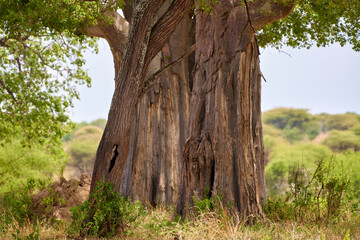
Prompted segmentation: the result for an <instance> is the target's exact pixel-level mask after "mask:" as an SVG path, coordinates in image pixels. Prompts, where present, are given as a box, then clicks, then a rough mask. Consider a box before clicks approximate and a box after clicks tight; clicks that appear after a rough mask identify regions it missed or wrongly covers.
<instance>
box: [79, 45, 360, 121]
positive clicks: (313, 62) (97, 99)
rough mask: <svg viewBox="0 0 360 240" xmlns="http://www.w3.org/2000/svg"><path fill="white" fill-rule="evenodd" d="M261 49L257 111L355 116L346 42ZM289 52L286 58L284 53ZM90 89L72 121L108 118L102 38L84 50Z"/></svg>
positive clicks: (355, 75) (358, 70)
mask: <svg viewBox="0 0 360 240" xmlns="http://www.w3.org/2000/svg"><path fill="white" fill-rule="evenodd" d="M282 51H283V52H285V53H283V52H279V51H278V50H276V49H271V48H269V49H265V50H264V49H263V50H261V55H260V61H261V70H262V72H263V74H264V76H265V78H266V80H267V82H263V84H262V110H263V111H267V110H270V109H272V108H275V107H293V108H306V109H309V110H310V112H311V113H321V112H326V113H331V114H335V113H345V112H356V113H358V114H360V53H358V52H355V51H353V50H352V49H351V47H350V46H345V47H340V46H338V45H332V46H330V47H327V48H316V47H313V48H311V49H310V50H307V49H291V48H284V49H282ZM289 55H290V56H289ZM85 56H86V60H87V63H86V68H87V69H88V70H89V74H90V76H91V78H92V87H91V88H87V87H81V88H79V91H80V98H81V101H75V107H74V109H73V110H72V112H73V114H72V120H73V121H75V122H80V121H87V122H89V121H93V120H95V119H98V118H107V115H108V112H109V109H110V103H111V98H112V95H113V91H114V65H113V60H112V55H111V52H110V49H109V47H108V45H107V43H106V41H104V40H101V41H100V42H99V54H97V55H96V54H93V53H86V54H85Z"/></svg>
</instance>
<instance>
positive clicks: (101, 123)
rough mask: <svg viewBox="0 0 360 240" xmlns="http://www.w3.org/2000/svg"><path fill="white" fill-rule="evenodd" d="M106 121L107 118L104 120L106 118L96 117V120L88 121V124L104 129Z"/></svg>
mask: <svg viewBox="0 0 360 240" xmlns="http://www.w3.org/2000/svg"><path fill="white" fill-rule="evenodd" d="M106 123H107V120H106V119H103V118H99V119H96V120H94V121H92V122H90V123H89V125H92V126H97V127H99V128H100V129H102V130H104V129H105V126H106Z"/></svg>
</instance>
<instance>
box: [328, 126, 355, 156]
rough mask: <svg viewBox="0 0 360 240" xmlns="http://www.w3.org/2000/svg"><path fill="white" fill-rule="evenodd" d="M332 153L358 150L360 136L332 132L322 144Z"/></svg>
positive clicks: (346, 132)
mask: <svg viewBox="0 0 360 240" xmlns="http://www.w3.org/2000/svg"><path fill="white" fill-rule="evenodd" d="M322 144H324V145H325V146H327V147H329V148H330V149H331V150H333V151H334V152H341V151H345V150H354V151H359V150H360V136H358V135H355V134H354V133H353V132H352V131H338V130H332V131H330V132H329V135H328V136H327V137H326V138H325V140H324V141H323V142H322Z"/></svg>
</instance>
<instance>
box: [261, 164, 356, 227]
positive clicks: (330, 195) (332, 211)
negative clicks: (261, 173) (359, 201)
mask: <svg viewBox="0 0 360 240" xmlns="http://www.w3.org/2000/svg"><path fill="white" fill-rule="evenodd" d="M335 167H337V166H336V164H335V161H334V158H330V159H325V158H321V159H319V160H318V162H317V167H316V169H315V171H314V172H313V173H312V175H310V176H309V175H307V174H308V171H307V170H306V169H304V168H302V167H297V168H294V169H292V170H291V172H290V177H289V181H288V183H289V187H288V189H289V190H288V191H287V192H286V194H285V196H283V198H277V199H275V200H274V199H269V200H268V202H267V204H266V206H265V208H264V211H265V213H267V216H268V217H270V218H273V219H274V220H277V221H279V220H285V219H289V218H290V219H293V220H295V221H297V222H299V221H300V222H304V221H314V222H318V223H320V222H322V221H324V220H325V221H326V222H328V221H330V220H331V219H333V217H338V216H339V214H340V213H341V211H340V210H341V207H342V205H343V204H344V197H345V193H346V194H348V195H349V194H351V191H349V190H350V189H351V188H350V182H349V178H348V177H347V173H346V172H344V170H343V169H342V171H336V170H335ZM347 200H348V201H347V203H348V205H349V204H350V205H351V202H350V201H349V199H347ZM353 210H354V211H357V210H358V209H357V207H355V208H354V209H353Z"/></svg>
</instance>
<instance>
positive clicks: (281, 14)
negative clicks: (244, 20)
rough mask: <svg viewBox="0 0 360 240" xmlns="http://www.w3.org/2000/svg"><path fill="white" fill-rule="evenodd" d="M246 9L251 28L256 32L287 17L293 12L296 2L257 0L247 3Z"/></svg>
mask: <svg viewBox="0 0 360 240" xmlns="http://www.w3.org/2000/svg"><path fill="white" fill-rule="evenodd" d="M244 1H245V4H246V8H247V11H248V14H249V16H250V19H251V23H252V26H253V28H254V29H255V30H258V29H260V28H262V27H264V26H266V25H268V24H270V23H272V22H275V21H277V20H280V19H282V18H285V17H287V16H288V15H290V13H291V12H292V11H293V10H294V8H295V6H296V4H297V2H298V1H297V0H287V1H278V0H258V1H253V2H247V1H246V0H244Z"/></svg>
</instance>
